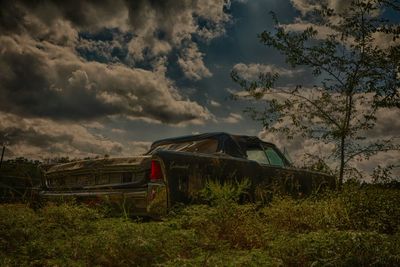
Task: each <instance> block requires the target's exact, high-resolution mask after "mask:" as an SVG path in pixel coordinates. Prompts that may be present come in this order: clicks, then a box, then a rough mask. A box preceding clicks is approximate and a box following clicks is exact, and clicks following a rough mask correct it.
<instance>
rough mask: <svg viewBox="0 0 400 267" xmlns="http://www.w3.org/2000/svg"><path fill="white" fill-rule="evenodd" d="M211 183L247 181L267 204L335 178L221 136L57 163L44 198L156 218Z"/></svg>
mask: <svg viewBox="0 0 400 267" xmlns="http://www.w3.org/2000/svg"><path fill="white" fill-rule="evenodd" d="M210 179H211V180H214V181H218V182H220V183H221V184H223V183H225V182H228V181H242V180H243V179H249V180H250V186H249V194H248V198H249V200H250V201H263V200H265V199H266V198H267V197H268V195H270V194H271V192H272V191H273V190H277V189H279V190H282V191H286V192H291V193H293V192H296V194H300V195H307V194H310V193H311V192H313V191H316V190H320V189H321V188H334V187H335V178H334V177H333V176H331V175H328V174H325V173H320V172H314V171H309V170H305V169H296V168H294V167H293V166H292V164H291V163H290V162H289V160H288V159H287V157H285V155H284V154H283V153H282V152H281V151H280V150H279V149H278V148H277V147H276V146H275V145H274V144H272V143H269V142H265V141H262V140H260V139H259V138H257V137H255V136H245V135H233V134H228V133H224V132H218V133H205V134H197V135H190V136H183V137H176V138H168V139H163V140H159V141H156V142H154V143H153V144H152V145H151V147H150V149H149V151H148V152H147V153H145V154H143V155H140V156H135V157H125V158H102V159H95V160H83V161H77V162H70V163H64V164H58V165H54V166H52V167H51V168H49V169H48V170H47V171H46V173H45V176H44V179H43V185H42V191H41V192H40V196H41V197H42V198H43V199H50V200H51V199H55V198H57V199H59V198H68V197H73V198H76V199H80V200H83V201H85V202H90V201H98V200H107V201H111V202H112V201H117V202H120V203H121V202H122V203H124V204H129V210H130V212H131V214H133V215H144V216H150V217H158V216H160V215H163V214H165V213H166V212H168V210H169V209H170V208H171V207H173V206H174V205H175V204H177V203H190V202H192V201H194V200H195V199H196V197H197V196H198V194H199V192H200V191H201V190H202V189H203V188H204V187H205V185H206V183H207V181H208V180H210Z"/></svg>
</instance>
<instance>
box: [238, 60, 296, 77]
mask: <svg viewBox="0 0 400 267" xmlns="http://www.w3.org/2000/svg"><path fill="white" fill-rule="evenodd" d="M233 71H235V72H237V73H238V74H239V75H240V76H241V77H242V78H244V79H247V80H256V79H257V78H258V77H259V75H260V74H266V73H272V74H274V73H278V74H279V75H281V76H285V77H293V76H295V75H297V74H299V73H302V72H303V70H301V69H298V70H296V69H285V68H282V67H277V66H275V65H272V64H256V63H251V64H244V63H238V64H235V65H234V66H233Z"/></svg>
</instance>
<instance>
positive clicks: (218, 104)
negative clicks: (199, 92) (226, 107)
mask: <svg viewBox="0 0 400 267" xmlns="http://www.w3.org/2000/svg"><path fill="white" fill-rule="evenodd" d="M210 105H211V106H213V107H217V108H218V107H220V106H221V103H219V102H218V101H215V100H212V99H211V100H210Z"/></svg>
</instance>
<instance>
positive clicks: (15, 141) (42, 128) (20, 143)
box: [0, 112, 123, 159]
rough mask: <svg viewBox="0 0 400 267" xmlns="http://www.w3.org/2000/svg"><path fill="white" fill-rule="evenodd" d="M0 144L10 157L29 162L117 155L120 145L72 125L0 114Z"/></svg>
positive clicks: (82, 127)
mask: <svg viewBox="0 0 400 267" xmlns="http://www.w3.org/2000/svg"><path fill="white" fill-rule="evenodd" d="M0 142H1V143H2V144H5V145H6V146H7V147H8V151H10V152H11V153H12V154H11V155H10V154H9V155H6V156H7V157H17V156H24V157H28V158H32V159H44V158H49V157H59V156H69V157H71V158H74V157H79V158H82V157H87V156H98V155H104V154H110V155H117V154H120V153H122V152H123V145H122V144H121V143H119V142H115V141H111V140H108V139H106V138H104V137H102V136H100V135H96V134H94V133H92V132H90V131H89V130H88V128H86V127H84V126H82V125H78V124H75V123H68V122H64V123H60V122H56V121H54V120H50V119H38V118H23V117H19V116H17V115H14V114H10V113H4V112H1V113H0Z"/></svg>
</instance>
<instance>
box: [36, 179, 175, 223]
mask: <svg viewBox="0 0 400 267" xmlns="http://www.w3.org/2000/svg"><path fill="white" fill-rule="evenodd" d="M39 197H40V198H41V199H42V200H44V201H57V202H59V201H66V200H71V199H75V200H77V201H79V202H83V203H87V204H89V205H90V204H101V203H106V204H112V205H114V206H115V205H117V207H120V208H121V209H123V210H124V212H128V213H129V214H130V215H138V216H150V217H155V218H157V217H160V216H162V215H165V214H166V213H167V209H168V197H167V188H166V186H165V184H164V183H148V184H147V187H143V188H131V189H129V188H124V189H107V190H101V191H100V190H98V191H95V190H75V191H66V190H63V191H40V193H39Z"/></svg>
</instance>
